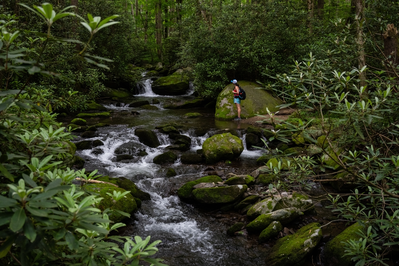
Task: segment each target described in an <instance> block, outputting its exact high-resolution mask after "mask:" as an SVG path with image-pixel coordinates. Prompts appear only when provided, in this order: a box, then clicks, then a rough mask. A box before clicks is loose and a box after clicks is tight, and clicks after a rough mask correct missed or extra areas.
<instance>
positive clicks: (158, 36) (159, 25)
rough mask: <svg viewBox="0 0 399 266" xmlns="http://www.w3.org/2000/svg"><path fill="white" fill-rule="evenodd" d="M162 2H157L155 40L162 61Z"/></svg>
mask: <svg viewBox="0 0 399 266" xmlns="http://www.w3.org/2000/svg"><path fill="white" fill-rule="evenodd" d="M161 8H162V3H161V0H158V1H157V2H156V3H155V40H156V44H157V55H158V57H159V59H160V60H161V61H162V9H161Z"/></svg>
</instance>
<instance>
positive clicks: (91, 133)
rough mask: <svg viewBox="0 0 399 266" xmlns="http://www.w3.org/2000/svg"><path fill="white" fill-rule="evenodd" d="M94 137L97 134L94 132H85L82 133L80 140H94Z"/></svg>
mask: <svg viewBox="0 0 399 266" xmlns="http://www.w3.org/2000/svg"><path fill="white" fill-rule="evenodd" d="M96 135H97V134H96V132H95V131H86V132H83V133H82V135H81V137H82V138H94V137H95V136H96Z"/></svg>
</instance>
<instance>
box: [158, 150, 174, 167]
mask: <svg viewBox="0 0 399 266" xmlns="http://www.w3.org/2000/svg"><path fill="white" fill-rule="evenodd" d="M176 160H177V155H176V154H175V153H174V152H172V151H167V152H164V153H162V154H160V155H157V156H155V157H154V160H153V162H154V163H156V164H168V163H174V162H175V161H176Z"/></svg>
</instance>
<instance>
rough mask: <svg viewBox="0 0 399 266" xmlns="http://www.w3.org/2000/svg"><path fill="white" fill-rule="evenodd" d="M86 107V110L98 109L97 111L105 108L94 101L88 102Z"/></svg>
mask: <svg viewBox="0 0 399 266" xmlns="http://www.w3.org/2000/svg"><path fill="white" fill-rule="evenodd" d="M87 109H88V110H91V111H93V110H98V111H106V110H107V108H105V107H104V106H103V105H101V104H99V103H96V102H90V103H88V104H87Z"/></svg>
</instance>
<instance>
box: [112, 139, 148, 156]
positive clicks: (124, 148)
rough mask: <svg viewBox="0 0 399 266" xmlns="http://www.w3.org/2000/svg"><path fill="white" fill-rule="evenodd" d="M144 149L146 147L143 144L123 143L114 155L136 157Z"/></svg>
mask: <svg viewBox="0 0 399 266" xmlns="http://www.w3.org/2000/svg"><path fill="white" fill-rule="evenodd" d="M143 147H144V145H142V144H141V143H137V142H127V143H123V144H122V145H120V146H118V147H117V148H116V149H115V151H114V153H115V154H118V155H122V154H129V155H136V154H138V153H139V152H140V151H142V149H143Z"/></svg>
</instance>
